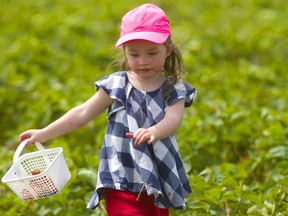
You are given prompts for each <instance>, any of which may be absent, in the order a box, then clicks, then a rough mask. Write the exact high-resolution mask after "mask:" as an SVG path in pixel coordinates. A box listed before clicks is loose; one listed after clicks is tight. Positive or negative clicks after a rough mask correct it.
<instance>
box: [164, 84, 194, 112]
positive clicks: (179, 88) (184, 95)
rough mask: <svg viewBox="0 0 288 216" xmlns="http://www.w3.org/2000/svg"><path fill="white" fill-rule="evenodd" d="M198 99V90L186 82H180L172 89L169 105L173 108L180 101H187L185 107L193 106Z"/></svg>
mask: <svg viewBox="0 0 288 216" xmlns="http://www.w3.org/2000/svg"><path fill="white" fill-rule="evenodd" d="M195 97H196V89H195V88H194V87H192V86H191V85H189V84H187V83H185V82H179V83H177V84H176V85H174V86H173V87H172V88H170V98H169V99H168V101H167V102H168V105H169V106H171V105H172V104H174V103H175V102H176V101H178V100H179V99H185V107H189V106H191V104H192V103H193V101H194V100H195Z"/></svg>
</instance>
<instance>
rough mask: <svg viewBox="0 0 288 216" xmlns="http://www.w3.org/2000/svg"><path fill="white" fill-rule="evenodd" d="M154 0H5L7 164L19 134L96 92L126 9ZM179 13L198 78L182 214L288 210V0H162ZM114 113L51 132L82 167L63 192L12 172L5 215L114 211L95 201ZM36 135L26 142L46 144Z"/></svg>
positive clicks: (2, 189)
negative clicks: (22, 192)
mask: <svg viewBox="0 0 288 216" xmlns="http://www.w3.org/2000/svg"><path fill="white" fill-rule="evenodd" d="M142 3H146V2H145V1H142V0H141V1H140V0H139V1H137V2H135V1H132V2H131V1H128V0H122V1H112V0H105V1H96V0H82V1H77V0H63V1H60V0H54V1H52V0H41V1H32V0H26V1H19V0H2V1H1V4H0V5H1V6H0V14H1V16H0V56H1V58H0V104H1V106H0V116H1V117H0V121H1V124H0V131H1V132H0V142H1V151H0V160H1V163H0V174H1V178H2V177H3V176H4V175H5V173H6V172H7V171H8V169H9V168H10V167H11V166H12V162H13V155H14V152H15V150H16V148H17V146H18V145H19V141H18V136H19V134H20V133H21V132H23V131H24V130H26V129H29V128H41V127H44V126H46V125H47V124H48V123H50V122H52V121H53V120H55V119H57V118H58V117H60V116H62V115H63V114H64V113H65V112H66V111H68V110H69V109H70V108H72V107H74V106H76V105H79V104H81V103H82V102H84V101H85V100H87V99H88V98H89V97H90V96H92V95H93V94H94V93H95V89H94V86H93V83H94V81H96V80H98V79H100V78H101V77H103V76H105V75H106V74H109V73H112V72H114V71H116V70H118V69H119V68H116V66H114V65H112V64H111V62H112V61H113V60H114V58H115V56H116V55H117V51H116V50H115V48H114V44H115V42H116V40H117V38H118V35H119V26H120V22H121V17H122V16H123V15H124V14H125V13H126V12H127V11H128V10H130V9H132V8H134V7H136V6H138V5H140V4H142ZM151 3H155V4H157V5H159V6H160V7H162V8H163V9H164V10H165V11H166V14H167V16H168V18H169V19H170V23H171V27H172V33H173V35H172V37H173V40H174V42H175V43H176V44H177V46H178V47H179V48H180V50H181V51H182V54H183V59H184V62H185V69H186V71H187V76H186V77H185V80H186V81H187V82H189V83H190V84H192V85H193V86H194V87H196V88H197V90H198V95H197V99H196V100H195V103H194V104H193V106H192V107H191V108H187V109H186V110H185V115H184V119H183V121H182V123H181V125H180V127H179V129H178V131H177V137H178V142H179V149H180V152H181V155H182V158H183V161H184V163H185V167H186V171H187V174H188V176H189V180H190V183H191V186H192V189H193V193H192V194H191V195H189V196H187V200H186V204H187V207H186V209H185V210H183V211H171V215H175V216H176V215H181V216H185V215H187V216H194V215H195V216H201V215H204V216H206V215H215V216H218V215H226V216H230V215H240V216H241V215H250V216H258V215H259V216H272V215H273V216H285V215H288V171H287V170H288V169H287V168H288V160H287V159H288V112H287V110H288V102H287V101H288V91H287V83H288V76H287V68H288V37H287V35H288V27H287V26H288V4H287V3H286V2H285V1H281V0H274V1H271V0H254V1H250V0H241V1H234V0H221V1H213V0H203V1H202V0H190V1H189V0H179V1H177V2H175V1H172V0H157V1H156V0H155V1H154V0H153V1H151ZM106 122H107V120H106V115H105V113H103V115H101V116H100V117H99V118H97V119H95V120H94V121H92V122H91V123H89V124H88V125H87V126H85V127H83V128H81V129H79V130H77V131H75V132H72V133H70V134H67V135H64V136H61V137H59V138H56V139H54V140H50V141H48V142H47V143H45V144H43V145H44V147H45V148H53V147H58V146H61V147H62V148H63V149H64V155H65V158H66V161H67V164H68V167H69V169H70V172H71V179H70V181H69V182H68V184H67V185H66V186H65V187H64V189H63V190H62V191H61V193H60V194H58V195H56V196H52V197H50V198H45V199H39V200H37V201H22V200H20V199H19V198H18V197H17V196H16V195H15V194H14V193H13V192H12V191H11V190H10V189H9V187H8V186H7V185H6V184H3V183H1V184H0V200H1V202H0V215H13V216H15V215H25V216H27V215H28V216H30V215H31V216H34V215H40V216H46V215H49V216H50V215H69V216H74V215H75V216H76V215H77V216H79V215H81V216H82V215H95V216H104V215H106V213H105V202H101V205H100V207H99V208H97V210H96V211H88V210H86V205H87V202H88V201H89V199H90V197H91V195H92V193H93V190H94V187H95V184H96V178H97V168H98V162H99V153H100V148H101V143H102V138H103V135H104V131H105V126H106ZM35 150H36V148H35V147H34V146H29V147H26V148H25V149H24V152H23V153H27V152H32V151H35Z"/></svg>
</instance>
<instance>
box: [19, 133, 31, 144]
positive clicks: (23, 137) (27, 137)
mask: <svg viewBox="0 0 288 216" xmlns="http://www.w3.org/2000/svg"><path fill="white" fill-rule="evenodd" d="M30 137H31V135H30V134H29V133H28V132H24V133H22V134H20V136H19V141H20V142H23V141H24V140H26V139H29V138H30Z"/></svg>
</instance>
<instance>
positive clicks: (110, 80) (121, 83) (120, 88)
mask: <svg viewBox="0 0 288 216" xmlns="http://www.w3.org/2000/svg"><path fill="white" fill-rule="evenodd" d="M126 84H127V75H126V72H116V73H114V74H112V75H109V76H106V77H104V78H103V79H101V80H99V81H96V82H95V83H94V85H95V88H96V90H97V91H98V90H99V89H100V88H102V89H103V90H104V91H105V92H106V94H107V95H108V96H109V97H110V98H112V99H114V100H115V101H114V103H113V104H112V106H111V107H110V108H109V111H108V118H109V117H110V116H111V115H112V114H113V113H116V112H118V111H119V110H121V109H123V108H124V107H125V101H126V95H125V86H126Z"/></svg>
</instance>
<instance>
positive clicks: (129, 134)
mask: <svg viewBox="0 0 288 216" xmlns="http://www.w3.org/2000/svg"><path fill="white" fill-rule="evenodd" d="M125 136H126V137H127V138H133V137H134V135H133V133H126V134H125Z"/></svg>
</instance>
